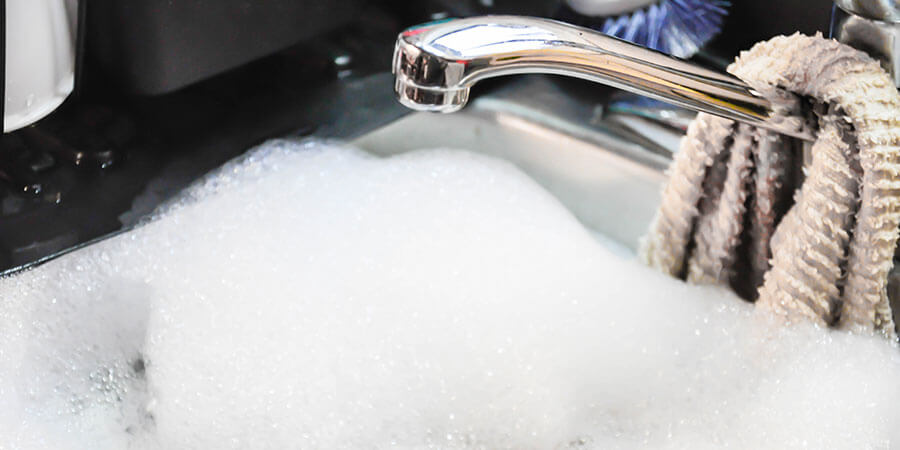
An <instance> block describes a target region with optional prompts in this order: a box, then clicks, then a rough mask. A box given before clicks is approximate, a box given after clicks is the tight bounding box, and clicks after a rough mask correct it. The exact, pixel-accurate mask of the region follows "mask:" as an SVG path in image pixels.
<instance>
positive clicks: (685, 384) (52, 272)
mask: <svg viewBox="0 0 900 450" xmlns="http://www.w3.org/2000/svg"><path fill="white" fill-rule="evenodd" d="M0 297H2V299H3V300H2V301H0V324H2V326H0V405H3V407H2V408H0V436H3V438H2V440H0V448H4V449H6V448H15V449H18V448H22V449H45V448H51V449H70V448H71V449H84V448H91V449H121V448H138V449H167V448H179V449H191V448H193V449H208V448H298V447H299V448H388V447H397V448H423V447H431V448H634V447H652V448H703V447H720V446H723V445H730V446H732V447H737V448H762V447H779V448H780V447H787V446H796V447H802V446H806V447H811V448H821V447H829V448H839V447H843V448H866V447H887V446H890V445H891V444H894V445H896V443H897V442H900V441H898V439H900V427H898V424H900V406H898V405H900V383H898V380H900V359H898V355H897V350H896V348H894V347H892V346H890V345H887V344H886V343H884V342H883V341H882V340H880V339H875V338H866V337H861V336H852V335H847V334H844V333H834V332H829V331H825V330H820V329H816V328H813V327H807V326H799V327H792V328H791V329H781V328H778V327H772V326H770V325H769V324H768V323H767V322H766V321H765V319H764V318H763V317H759V316H756V315H754V313H753V310H752V308H751V307H749V305H747V304H744V303H742V302H741V301H740V300H738V299H737V298H736V297H735V296H734V295H733V294H730V293H728V292H726V291H725V290H722V289H719V288H714V287H697V286H688V285H686V284H684V283H682V282H679V281H676V280H673V279H671V278H669V277H667V276H665V275H663V274H660V273H657V272H656V271H654V270H652V269H649V268H646V267H643V266H642V265H640V264H638V263H637V262H635V261H633V260H632V259H629V258H625V257H622V256H621V255H620V252H618V253H617V252H615V251H610V250H608V249H607V248H606V247H604V246H603V245H600V244H598V243H597V241H596V240H595V239H594V238H593V237H592V236H591V234H590V233H589V232H588V231H586V230H585V229H584V228H583V227H582V226H581V225H580V224H579V223H578V222H577V221H576V220H575V219H574V218H573V217H572V215H571V214H570V213H569V212H567V211H566V210H565V209H564V208H563V207H562V206H561V205H560V204H559V203H558V202H557V201H556V200H555V199H554V198H553V197H552V196H550V195H549V194H548V193H547V192H545V191H543V190H542V189H541V188H540V187H539V186H537V185H536V183H534V182H533V181H532V180H531V179H529V178H528V177H526V176H525V175H524V174H522V173H521V172H519V171H518V170H517V169H515V168H514V167H512V166H511V165H509V164H507V163H504V162H501V161H498V160H494V159H490V158H486V157H482V156H478V155H474V154H471V153H467V152H461V151H450V150H431V151H421V152H415V153H410V154H405V155H402V156H396V157H392V158H389V159H378V158H375V157H372V156H369V155H367V154H365V153H363V152H361V151H358V150H354V149H348V148H344V147H341V146H338V145H335V144H322V143H311V142H306V143H299V142H291V141H273V142H271V143H268V144H266V145H263V146H262V147H260V148H258V149H256V150H254V151H253V152H252V153H250V155H249V156H248V157H246V158H244V159H243V160H242V161H239V162H236V163H233V164H230V165H229V166H227V167H225V168H224V169H223V170H222V171H220V173H219V174H217V175H216V176H214V177H211V178H209V179H207V180H206V181H205V182H203V183H201V184H200V185H198V186H197V187H195V188H194V189H192V190H191V191H190V192H189V193H187V194H186V195H185V197H184V199H183V200H182V201H180V202H177V203H175V204H173V205H171V206H170V207H168V208H166V211H165V212H163V213H161V214H160V217H158V218H157V219H156V220H154V221H152V222H150V223H148V224H146V225H144V226H143V227H141V228H139V229H137V230H135V231H133V232H131V233H128V234H125V235H120V236H118V237H115V238H112V239H109V240H106V241H104V242H101V243H99V244H97V245H93V246H90V247H88V248H85V249H82V250H79V251H77V252H74V253H72V254H70V255H67V256H64V257H61V258H59V259H56V260H54V261H52V262H49V263H47V264H44V265H42V266H40V267H37V268H35V269H33V270H29V271H26V272H24V273H21V274H18V275H15V276H12V277H8V278H6V279H3V280H0Z"/></svg>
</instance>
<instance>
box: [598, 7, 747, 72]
mask: <svg viewBox="0 0 900 450" xmlns="http://www.w3.org/2000/svg"><path fill="white" fill-rule="evenodd" d="M728 6H730V2H728V1H725V0H660V1H659V3H657V4H654V5H651V6H649V7H647V8H644V9H641V10H638V11H635V12H633V13H631V14H627V15H623V16H620V17H610V18H608V19H606V21H604V22H603V25H602V26H600V27H595V28H598V29H599V30H600V31H602V32H604V33H606V34H609V35H611V36H615V37H618V38H621V39H625V40H627V41H631V42H634V43H636V44H640V45H643V46H646V47H649V48H652V49H656V50H659V51H662V52H665V53H668V54H670V55H674V56H678V57H681V58H687V57H689V56H692V55H693V54H695V53H697V51H698V50H699V49H700V47H702V46H703V45H704V44H706V43H707V42H709V40H710V39H712V38H713V37H714V36H715V35H716V34H718V32H719V31H720V30H721V29H722V22H723V21H724V19H725V16H726V15H727V14H728V9H727V8H728Z"/></svg>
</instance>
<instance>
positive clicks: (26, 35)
mask: <svg viewBox="0 0 900 450" xmlns="http://www.w3.org/2000/svg"><path fill="white" fill-rule="evenodd" d="M76 11H77V0H6V15H5V19H6V41H5V43H6V52H5V56H6V61H5V66H6V76H5V86H4V91H3V92H4V97H5V98H4V107H3V132H10V131H14V130H17V129H19V128H22V127H24V126H27V125H29V124H31V123H34V122H36V121H37V120H39V119H41V118H43V117H44V116H46V115H47V114H50V113H51V112H53V110H55V109H56V108H57V107H59V105H60V104H62V102H63V101H64V100H65V99H66V97H68V96H69V94H71V93H72V89H73V88H74V85H75V31H76V29H75V18H76Z"/></svg>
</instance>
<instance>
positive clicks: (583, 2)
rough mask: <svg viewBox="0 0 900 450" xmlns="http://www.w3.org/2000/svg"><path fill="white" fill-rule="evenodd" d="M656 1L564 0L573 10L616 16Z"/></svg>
mask: <svg viewBox="0 0 900 450" xmlns="http://www.w3.org/2000/svg"><path fill="white" fill-rule="evenodd" d="M656 2H657V0H566V3H568V4H569V7H570V8H572V9H573V10H575V12H577V13H578V14H582V15H585V16H591V17H606V16H617V15H619V14H624V13H629V12H632V11H636V10H638V9H641V8H643V7H645V6H648V5H651V4H653V3H656Z"/></svg>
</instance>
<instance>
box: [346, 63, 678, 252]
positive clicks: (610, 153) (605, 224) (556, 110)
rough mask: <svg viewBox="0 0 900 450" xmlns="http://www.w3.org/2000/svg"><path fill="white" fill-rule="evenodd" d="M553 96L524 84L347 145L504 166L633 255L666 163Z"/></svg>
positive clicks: (549, 88) (535, 84) (547, 88)
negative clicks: (460, 153)
mask: <svg viewBox="0 0 900 450" xmlns="http://www.w3.org/2000/svg"><path fill="white" fill-rule="evenodd" d="M559 90H560V88H559V87H558V86H556V85H555V84H554V82H553V81H552V80H551V79H547V78H533V79H529V80H525V81H523V82H522V84H520V85H518V86H514V87H512V88H511V89H509V90H504V91H501V92H498V93H493V94H491V95H488V96H484V97H481V98H479V99H478V100H475V101H473V102H472V103H471V104H470V105H469V106H468V107H467V108H466V109H465V110H463V111H461V112H458V113H454V114H434V113H414V114H411V115H408V116H405V117H403V118H401V119H398V120H396V121H394V122H392V123H390V124H388V125H386V126H383V127H381V128H378V129H376V130H374V131H372V132H370V133H368V134H365V135H363V136H362V137H359V138H357V139H355V140H354V141H353V144H355V145H356V146H359V147H361V148H363V149H365V150H367V151H370V152H372V153H375V154H378V155H383V156H387V155H392V154H397V153H403V152H408V151H411V150H416V149H423V148H436V147H448V148H458V149H465V150H470V151H473V152H477V153H483V154H486V155H491V156H495V157H498V158H502V159H505V160H508V161H510V162H512V163H513V164H515V165H516V166H518V167H519V168H521V169H522V170H523V171H524V172H525V173H527V174H528V175H530V176H531V177H533V178H534V179H535V180H536V181H537V182H538V183H540V184H541V185H542V186H544V187H545V188H546V189H547V190H548V191H549V192H551V193H552V194H553V195H555V196H556V197H557V198H558V199H559V200H560V202H561V203H562V204H563V205H565V206H566V207H567V208H569V210H571V211H572V213H573V214H574V215H575V216H576V217H577V218H578V219H579V220H581V222H583V223H584V224H585V226H587V227H588V228H590V229H592V230H594V231H596V232H598V233H601V234H603V235H606V236H607V237H609V238H611V239H613V240H615V241H618V242H619V243H621V244H624V245H625V246H626V247H628V248H630V249H632V250H634V249H636V248H637V245H638V241H639V239H640V237H641V236H642V235H643V233H644V232H645V231H646V229H647V226H648V225H649V222H650V220H651V218H652V216H653V214H654V212H655V210H656V207H657V205H658V203H659V193H660V189H661V187H662V183H663V181H664V175H663V169H664V167H665V166H666V165H667V164H668V159H669V158H667V157H666V156H665V155H660V154H657V153H654V152H651V151H649V150H647V149H646V148H643V147H641V146H639V145H637V144H633V143H630V142H628V141H627V140H624V139H621V138H617V137H616V136H614V135H613V134H611V133H609V132H608V131H607V130H604V129H603V127H602V126H598V124H597V123H590V122H591V118H592V117H591V114H592V113H591V111H590V110H587V111H584V108H583V107H582V106H583V105H579V104H577V103H575V104H573V103H571V102H570V99H567V98H566V96H564V95H561V94H560V92H559ZM523 93H529V94H528V95H523Z"/></svg>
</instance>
